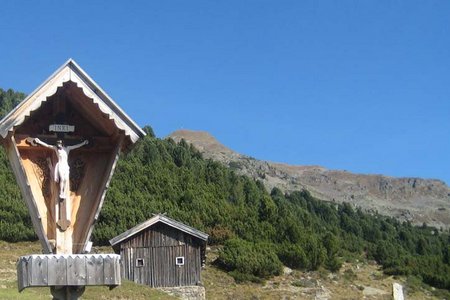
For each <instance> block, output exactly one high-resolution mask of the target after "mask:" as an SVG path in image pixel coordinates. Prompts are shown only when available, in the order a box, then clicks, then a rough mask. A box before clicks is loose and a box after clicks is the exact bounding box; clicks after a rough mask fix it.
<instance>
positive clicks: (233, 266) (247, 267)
mask: <svg viewBox="0 0 450 300" xmlns="http://www.w3.org/2000/svg"><path fill="white" fill-rule="evenodd" d="M217 263H218V264H219V265H220V266H221V267H223V268H224V269H225V270H227V271H229V272H233V273H232V274H231V275H232V276H233V274H234V276H233V277H235V278H237V279H238V280H239V281H246V280H250V281H254V280H252V279H251V278H252V277H251V276H256V277H260V278H267V277H269V276H273V275H279V274H280V273H281V268H282V264H281V262H280V260H279V259H278V257H277V255H276V254H275V251H274V250H273V248H272V247H271V246H270V244H267V243H251V242H247V241H244V240H241V239H237V238H236V239H230V240H228V241H226V242H225V245H224V247H223V249H222V250H221V251H220V253H219V257H218V259H217Z"/></svg>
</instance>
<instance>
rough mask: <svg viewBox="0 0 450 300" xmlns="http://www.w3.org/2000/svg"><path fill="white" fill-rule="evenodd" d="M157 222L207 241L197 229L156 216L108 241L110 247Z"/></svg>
mask: <svg viewBox="0 0 450 300" xmlns="http://www.w3.org/2000/svg"><path fill="white" fill-rule="evenodd" d="M159 222H161V223H164V224H166V225H169V226H171V227H173V228H176V229H178V230H180V231H183V232H185V233H187V234H190V235H192V236H194V237H196V238H199V239H201V240H203V241H206V240H207V239H208V235H207V234H206V233H204V232H202V231H200V230H197V229H195V228H192V227H190V226H188V225H186V224H183V223H180V222H178V221H175V220H173V219H171V218H168V217H166V216H164V215H161V214H157V215H155V216H154V217H153V218H151V219H148V220H147V221H145V222H143V223H141V224H139V225H136V226H134V227H133V228H131V229H128V230H127V231H125V232H124V233H121V234H119V235H118V236H116V237H114V238H112V239H110V240H109V243H110V244H111V246H114V245H116V244H118V243H120V242H122V241H124V240H126V239H128V238H130V237H132V236H134V235H136V234H138V233H139V232H141V231H143V230H145V229H147V228H149V227H151V226H153V225H155V224H157V223H159Z"/></svg>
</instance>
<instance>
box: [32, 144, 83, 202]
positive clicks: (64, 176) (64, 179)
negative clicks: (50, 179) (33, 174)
mask: <svg viewBox="0 0 450 300" xmlns="http://www.w3.org/2000/svg"><path fill="white" fill-rule="evenodd" d="M33 141H34V142H35V143H36V144H39V145H41V146H44V147H47V148H50V149H53V150H54V151H55V153H56V157H57V158H58V162H57V163H56V166H55V173H54V179H55V182H58V183H59V198H60V199H66V198H67V196H68V194H69V193H68V192H69V189H70V177H69V174H70V167H69V161H68V159H69V152H70V151H71V150H74V149H77V148H80V147H83V146H84V145H87V144H88V143H89V141H88V140H85V141H83V142H81V143H79V144H76V145H73V146H65V145H64V142H63V141H62V140H58V141H57V142H56V145H49V144H47V143H45V142H43V141H41V140H40V139H38V138H35V139H34V140H33Z"/></svg>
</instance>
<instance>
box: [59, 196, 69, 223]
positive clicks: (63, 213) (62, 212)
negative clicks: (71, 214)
mask: <svg viewBox="0 0 450 300" xmlns="http://www.w3.org/2000/svg"><path fill="white" fill-rule="evenodd" d="M58 199H59V205H58V206H59V220H58V222H56V224H57V225H58V226H59V228H60V229H61V230H62V231H66V229H67V228H69V226H70V221H69V220H67V208H66V204H67V198H66V199H61V198H59V197H58Z"/></svg>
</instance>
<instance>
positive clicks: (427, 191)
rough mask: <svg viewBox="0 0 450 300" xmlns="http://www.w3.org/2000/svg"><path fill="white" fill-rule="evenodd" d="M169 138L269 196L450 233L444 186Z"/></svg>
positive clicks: (185, 133) (186, 135)
mask: <svg viewBox="0 0 450 300" xmlns="http://www.w3.org/2000/svg"><path fill="white" fill-rule="evenodd" d="M169 137H170V138H172V139H173V140H175V141H177V142H178V141H180V140H181V139H184V140H186V141H187V142H188V143H191V144H193V145H194V146H195V147H196V148H197V149H198V150H199V151H200V152H202V154H203V155H204V157H205V158H211V159H213V160H217V161H220V162H222V163H223V164H225V165H228V166H229V167H231V168H233V169H235V170H236V171H237V172H238V173H240V174H245V175H248V176H251V177H253V178H256V179H259V180H261V181H262V182H263V183H264V185H265V186H266V187H267V189H268V190H271V189H272V188H273V187H278V188H280V189H281V190H283V191H286V192H291V191H295V190H300V189H303V188H304V189H306V190H308V191H309V192H311V193H312V194H313V195H314V196H315V197H317V198H320V199H323V200H327V201H337V202H349V203H352V204H354V205H357V206H359V207H361V208H363V209H366V210H373V211H378V212H379V213H381V214H384V215H389V216H394V217H396V218H399V219H400V220H408V221H411V222H412V223H414V224H422V223H424V222H425V223H427V224H428V225H431V226H435V227H437V228H440V227H443V228H450V188H449V187H448V186H447V185H446V184H445V183H444V182H443V181H440V180H435V179H421V178H395V177H389V176H384V175H363V174H353V173H350V172H346V171H338V170H328V169H326V168H323V167H320V166H291V165H287V164H282V163H273V162H268V161H262V160H256V159H254V158H251V157H249V156H246V155H242V154H239V153H236V152H234V151H233V150H231V149H229V148H227V147H225V146H224V145H222V144H221V143H220V142H218V141H217V140H216V139H215V138H214V137H213V136H211V135H210V134H209V133H207V132H204V131H190V130H178V131H175V132H173V133H172V134H170V135H169Z"/></svg>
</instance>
